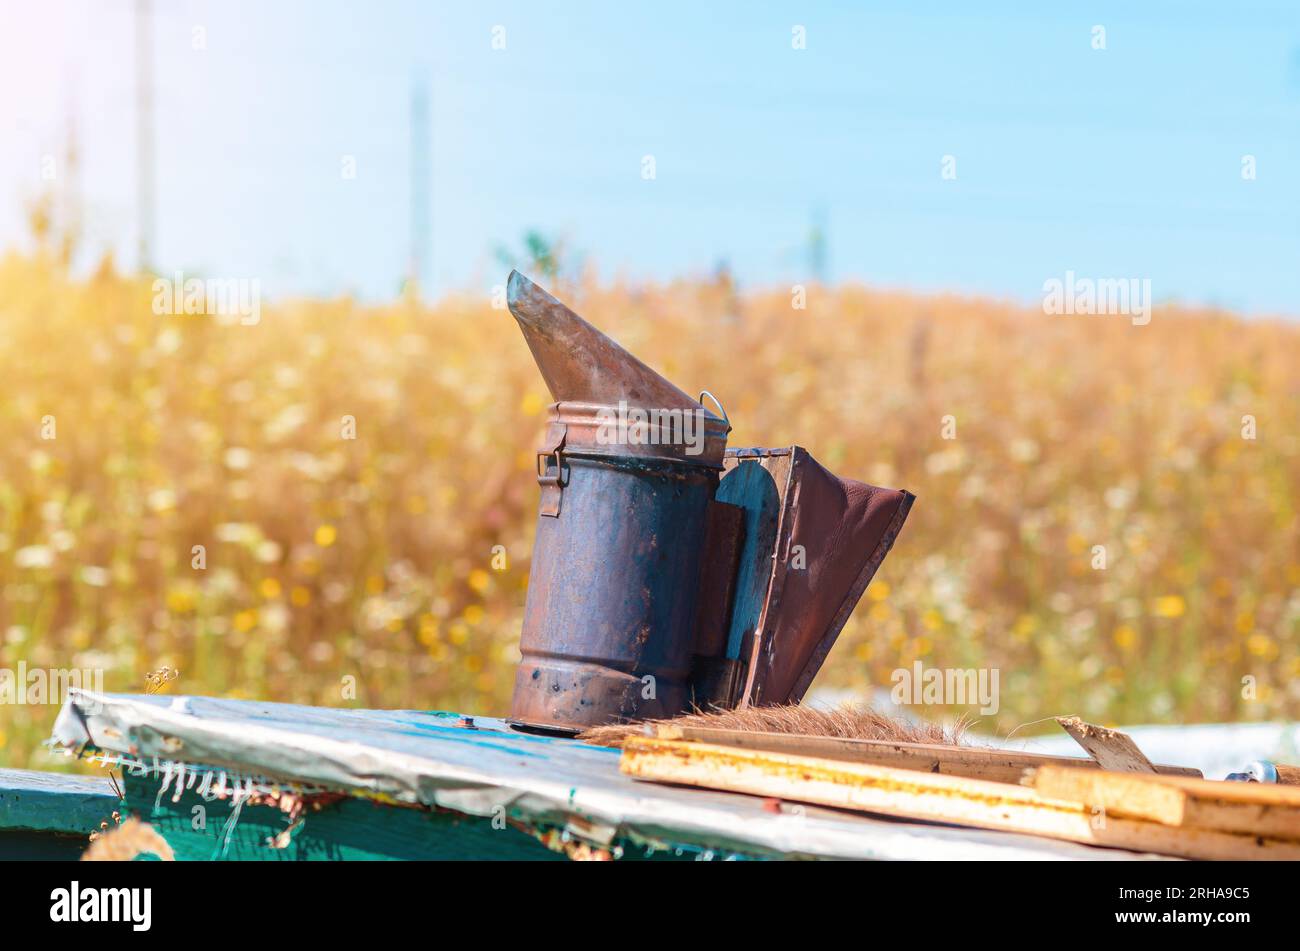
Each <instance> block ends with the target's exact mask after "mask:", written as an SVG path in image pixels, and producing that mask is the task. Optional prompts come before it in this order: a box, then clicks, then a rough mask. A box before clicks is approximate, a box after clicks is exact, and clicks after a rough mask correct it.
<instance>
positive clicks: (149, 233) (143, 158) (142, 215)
mask: <svg viewBox="0 0 1300 951" xmlns="http://www.w3.org/2000/svg"><path fill="white" fill-rule="evenodd" d="M152 27H153V14H152V11H151V10H150V7H149V0H135V162H136V165H135V175H136V180H135V188H136V228H137V229H138V230H137V240H138V242H139V244H138V260H137V262H136V263H137V265H138V267H139V268H140V270H141V271H147V270H149V268H150V267H151V266H152V265H153V228H154V154H153V149H154V130H153V29H152Z"/></svg>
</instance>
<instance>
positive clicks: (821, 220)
mask: <svg viewBox="0 0 1300 951" xmlns="http://www.w3.org/2000/svg"><path fill="white" fill-rule="evenodd" d="M808 272H809V274H811V275H812V279H813V280H814V281H816V282H817V283H818V284H825V283H826V211H825V209H823V208H817V209H815V210H814V211H813V215H812V227H810V228H809V229H808Z"/></svg>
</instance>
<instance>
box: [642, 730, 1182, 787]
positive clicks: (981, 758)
mask: <svg viewBox="0 0 1300 951" xmlns="http://www.w3.org/2000/svg"><path fill="white" fill-rule="evenodd" d="M655 733H656V735H657V736H658V737H659V738H660V739H661V740H692V741H696V742H701V743H714V744H717V745H719V746H735V747H740V748H741V749H750V750H768V751H770V752H774V753H790V754H792V755H795V756H824V757H826V758H828V759H843V760H851V761H853V762H858V763H875V764H877V765H879V766H893V767H896V768H898V769H919V770H923V771H924V772H927V773H944V774H947V775H949V776H966V777H969V778H971V779H987V780H991V781H993V782H1001V783H1018V782H1020V781H1021V779H1022V778H1023V776H1024V774H1025V771H1026V770H1029V769H1035V768H1037V767H1039V766H1049V765H1055V766H1070V767H1074V768H1077V769H1079V768H1081V769H1091V770H1095V769H1097V768H1098V767H1097V764H1096V762H1094V761H1093V760H1090V759H1083V758H1081V757H1070V756H1047V755H1043V754H1040V753H1021V752H1017V751H1015V750H995V749H989V748H987V747H979V746H943V745H938V744H932V743H895V742H891V741H887V740H858V739H849V738H843V737H835V736H806V735H802V734H797V733H761V732H751V731H748V730H723V729H717V728H716V727H694V726H678V725H675V724H671V723H668V724H661V725H659V726H658V727H657V728H656V730H655ZM1156 768H1157V769H1159V770H1160V772H1162V773H1168V774H1171V775H1179V776H1197V777H1199V776H1200V775H1201V772H1200V770H1197V769H1190V768H1188V767H1185V766H1158V767H1156Z"/></svg>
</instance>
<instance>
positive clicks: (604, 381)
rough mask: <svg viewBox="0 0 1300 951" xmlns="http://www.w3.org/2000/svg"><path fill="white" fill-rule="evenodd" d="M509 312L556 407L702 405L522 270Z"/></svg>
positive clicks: (509, 294) (510, 293) (510, 287)
mask: <svg viewBox="0 0 1300 951" xmlns="http://www.w3.org/2000/svg"><path fill="white" fill-rule="evenodd" d="M506 301H507V303H508V304H509V305H510V313H512V314H514V317H515V320H517V321H518V322H519V329H520V330H522V331H523V333H524V339H525V340H526V341H528V349H530V350H531V351H532V352H533V360H534V361H536V363H537V368H538V369H539V370H541V371H542V379H544V380H545V381H546V387H547V389H549V390H550V391H551V396H552V397H553V398H554V399H555V401H556V402H564V403H567V402H580V403H605V404H609V405H616V404H617V403H618V402H619V401H620V400H625V401H626V402H627V404H628V405H629V406H641V407H652V408H656V409H677V408H681V409H698V408H699V406H700V404H699V402H697V401H696V400H693V399H691V398H690V396H688V395H687V394H686V393H684V392H682V391H681V390H680V389H678V388H677V387H676V386H674V385H673V384H672V383H670V382H668V381H667V380H665V379H664V378H663V377H662V376H660V375H659V374H658V373H656V372H655V371H654V370H652V369H650V368H649V367H648V366H646V365H645V364H644V363H642V362H641V361H640V360H638V359H637V358H636V357H634V356H632V354H630V353H628V352H627V351H626V350H624V349H623V348H622V347H620V346H619V345H618V344H617V343H615V342H614V341H613V340H612V339H610V338H609V337H607V336H605V335H604V334H603V333H601V332H600V331H599V330H597V329H596V328H595V327H593V326H592V325H591V324H589V323H587V322H586V321H585V320H583V319H582V318H581V317H579V316H578V315H577V314H575V313H574V312H573V311H571V310H570V309H569V308H568V307H566V306H565V305H564V304H563V303H561V302H560V301H558V300H556V299H555V298H554V297H552V296H551V295H550V294H548V293H546V291H544V290H542V289H541V288H540V287H538V286H537V285H536V284H534V283H533V282H532V281H530V280H528V278H526V277H524V276H523V275H522V274H520V273H519V272H518V271H511V272H510V280H509V282H508V283H507V285H506Z"/></svg>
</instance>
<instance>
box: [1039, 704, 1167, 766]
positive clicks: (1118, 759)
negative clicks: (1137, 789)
mask: <svg viewBox="0 0 1300 951" xmlns="http://www.w3.org/2000/svg"><path fill="white" fill-rule="evenodd" d="M1056 722H1057V723H1059V724H1061V728H1062V729H1064V730H1065V732H1066V733H1069V734H1070V736H1072V737H1074V739H1075V742H1077V743H1078V744H1079V745H1080V746H1082V747H1083V748H1084V749H1085V750H1086V751H1087V752H1088V755H1089V756H1091V757H1092V758H1093V759H1095V760H1096V761H1097V765H1099V766H1100V767H1101V768H1102V769H1108V770H1110V771H1111V772H1115V773H1154V772H1155V771H1156V768H1155V766H1154V765H1153V764H1152V762H1151V761H1150V760H1149V759H1147V758H1146V755H1145V754H1144V753H1143V752H1142V751H1141V750H1140V749H1138V745H1137V744H1136V743H1134V742H1133V737H1131V736H1129V735H1128V734H1127V733H1121V732H1119V730H1111V729H1108V728H1107V727H1104V726H1097V725H1096V724H1095V723H1085V722H1084V721H1083V720H1081V719H1079V718H1078V717H1057V718H1056Z"/></svg>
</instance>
